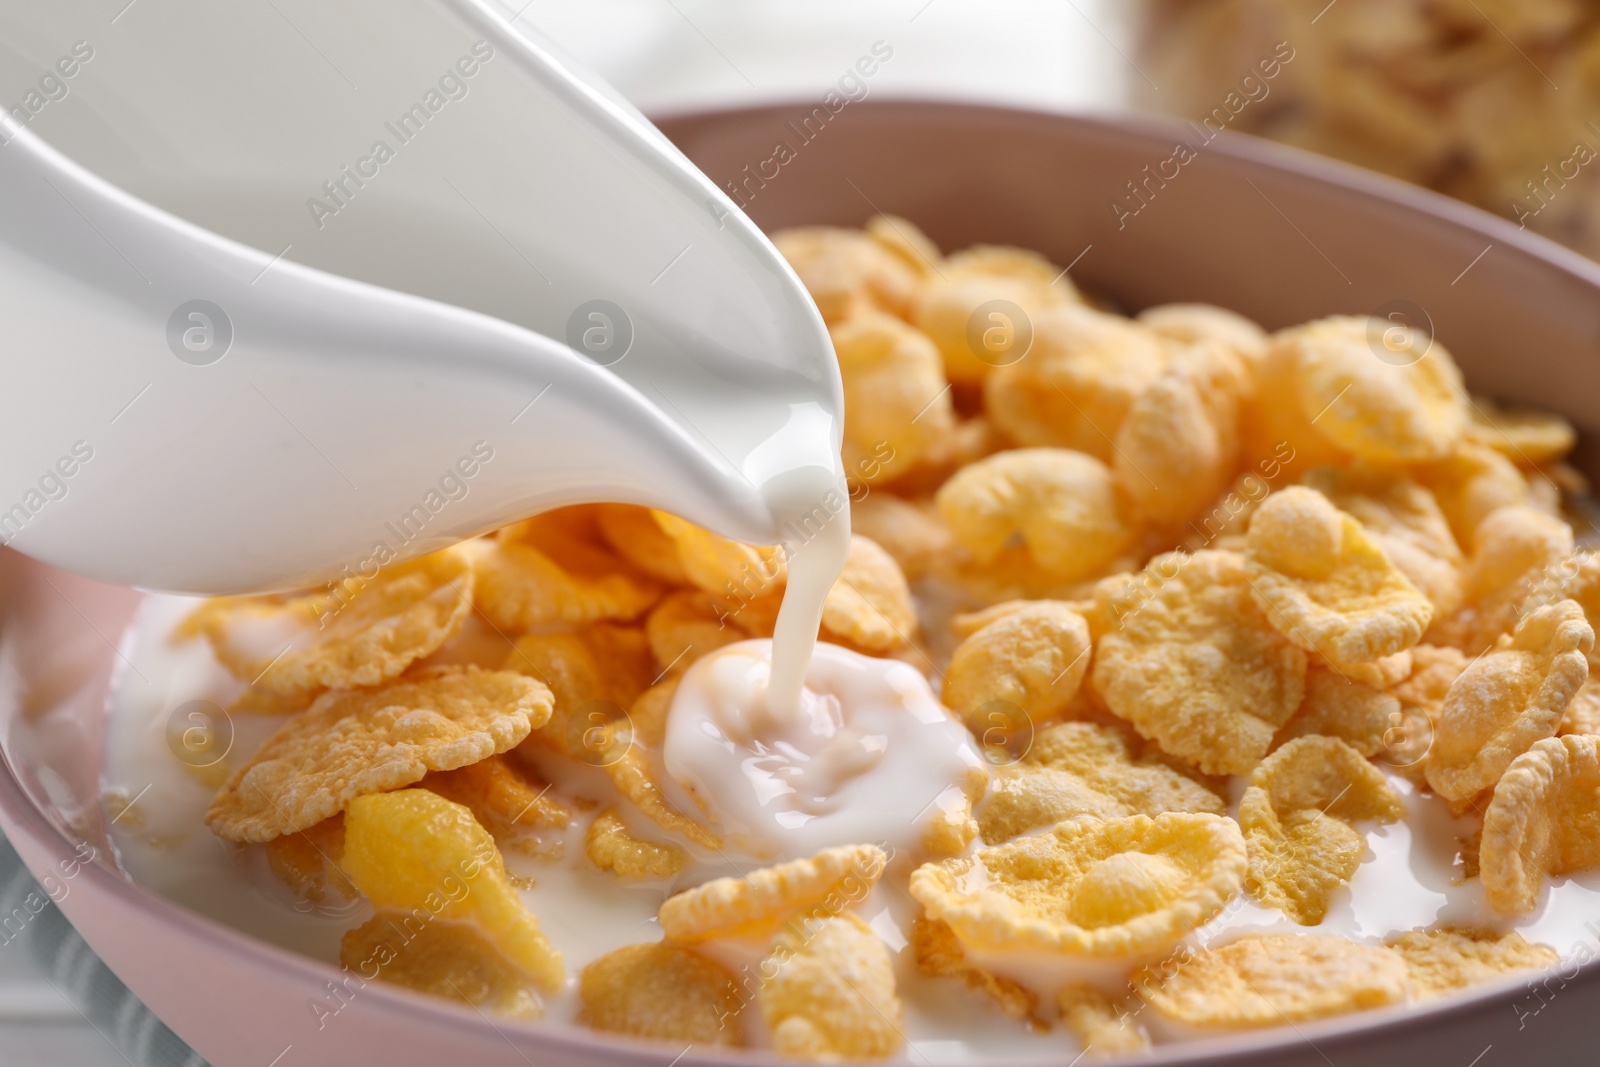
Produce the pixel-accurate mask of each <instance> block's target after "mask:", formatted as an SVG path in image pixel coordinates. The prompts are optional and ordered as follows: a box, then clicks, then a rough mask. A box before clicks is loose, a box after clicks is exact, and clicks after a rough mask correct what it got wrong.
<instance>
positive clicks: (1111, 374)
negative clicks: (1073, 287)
mask: <svg viewBox="0 0 1600 1067" xmlns="http://www.w3.org/2000/svg"><path fill="white" fill-rule="evenodd" d="M1166 364H1167V346H1166V343H1165V342H1164V341H1163V340H1162V339H1161V338H1160V337H1158V336H1157V335H1156V334H1154V333H1153V332H1151V331H1150V330H1147V329H1145V328H1144V327H1143V326H1140V325H1139V324H1138V323H1134V322H1130V321H1128V320H1127V319H1123V318H1119V317H1118V316H1115V315H1108V314H1105V313H1103V312H1099V311H1093V310H1090V309H1089V308H1085V307H1075V306H1070V305H1063V306H1059V307H1053V308H1050V309H1048V310H1045V311H1042V312H1040V313H1039V314H1037V315H1035V316H1033V344H1032V347H1031V348H1030V349H1029V351H1028V354H1027V357H1026V358H1024V359H1020V360H1018V361H1016V362H1015V363H1010V364H1007V365H1005V366H1001V367H996V368H994V369H993V370H991V371H990V372H989V375H988V377H987V378H986V379H985V380H984V402H985V406H986V408H987V410H988V413H989V417H990V418H991V419H992V420H993V421H994V423H995V425H996V426H998V427H999V428H1000V429H1001V430H1003V431H1005V432H1006V433H1007V434H1008V435H1010V436H1011V437H1012V438H1013V439H1014V440H1015V441H1016V442H1017V443H1018V444H1020V445H1024V446H1053V447H1058V448H1072V449H1077V450H1078V451H1080V452H1087V453H1089V454H1090V455H1091V456H1094V457H1095V458H1096V459H1099V460H1100V461H1102V462H1104V463H1110V462H1111V461H1112V459H1113V457H1114V455H1115V453H1114V451H1113V448H1112V442H1113V441H1115V440H1116V436H1117V431H1118V430H1119V429H1120V428H1121V426H1122V420H1123V419H1124V418H1125V417H1126V416H1127V414H1128V409H1129V408H1130V407H1132V406H1133V402H1134V400H1135V399H1137V398H1138V396H1139V394H1140V393H1142V392H1144V390H1145V388H1146V387H1147V386H1149V385H1150V383H1151V382H1153V381H1155V380H1156V377H1157V376H1158V375H1159V374H1160V373H1161V371H1162V370H1163V369H1164V368H1165V367H1166Z"/></svg>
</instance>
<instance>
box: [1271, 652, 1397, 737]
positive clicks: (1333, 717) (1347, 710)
mask: <svg viewBox="0 0 1600 1067" xmlns="http://www.w3.org/2000/svg"><path fill="white" fill-rule="evenodd" d="M1399 714H1400V701H1399V699H1398V698H1396V697H1395V696H1393V695H1391V694H1389V693H1385V692H1383V691H1381V690H1379V689H1374V688H1373V687H1372V686H1370V685H1366V684H1364V683H1362V682H1358V681H1355V680H1354V679H1351V678H1349V677H1346V676H1345V675H1343V674H1341V673H1340V672H1338V671H1336V670H1330V669H1328V668H1326V667H1321V666H1312V667H1311V668H1310V669H1309V670H1308V671H1307V672H1306V699H1305V703H1303V704H1301V705H1300V710H1299V711H1297V712H1295V713H1294V716H1293V718H1291V719H1290V720H1289V721H1288V722H1286V723H1284V724H1283V729H1281V730H1279V731H1278V736H1277V738H1276V739H1275V740H1274V742H1273V744H1274V745H1282V744H1283V743H1284V742H1286V741H1291V740H1293V739H1294V738H1296V737H1307V736H1311V735H1317V734H1320V735H1323V736H1326V737H1337V738H1338V739H1339V740H1341V741H1343V742H1345V743H1346V744H1348V745H1349V746H1350V747H1351V748H1353V749H1355V750H1356V751H1357V752H1359V753H1361V754H1362V755H1363V756H1375V755H1377V754H1378V753H1379V752H1381V751H1383V747H1384V735H1385V734H1387V733H1388V731H1389V728H1390V726H1391V725H1392V724H1393V723H1394V721H1395V717H1396V716H1398V715H1399Z"/></svg>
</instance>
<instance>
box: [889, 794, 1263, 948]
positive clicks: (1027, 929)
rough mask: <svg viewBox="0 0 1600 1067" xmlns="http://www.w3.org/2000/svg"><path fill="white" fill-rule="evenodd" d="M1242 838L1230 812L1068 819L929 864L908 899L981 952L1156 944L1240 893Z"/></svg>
mask: <svg viewBox="0 0 1600 1067" xmlns="http://www.w3.org/2000/svg"><path fill="white" fill-rule="evenodd" d="M1246 866H1247V863H1246V859H1245V846H1244V839H1243V837H1241V836H1240V833H1239V827H1238V825H1237V824H1236V823H1235V822H1234V821H1233V820H1232V819H1229V818H1228V817H1226V816H1223V815H1208V814H1189V813H1177V812H1167V813H1164V814H1161V815H1158V816H1156V817H1155V818H1153V819H1152V818H1150V817H1149V816H1146V815H1131V816H1127V817H1124V818H1114V819H1106V820H1100V819H1071V820H1068V821H1066V822H1063V823H1060V824H1059V825H1057V826H1056V828H1055V829H1054V830H1053V831H1051V832H1050V833H1046V834H1040V835H1038V836H1035V837H1024V838H1020V839H1018V840H1016V841H1012V842H1011V843H1009V844H1005V845H1000V846H997V847H994V848H984V849H979V850H978V852H977V853H976V854H975V855H974V856H972V857H971V858H962V859H949V860H943V861H941V862H939V863H928V864H924V865H923V866H921V867H919V868H917V870H916V871H914V872H913V873H912V875H911V895H912V896H914V897H916V898H917V900H918V901H920V902H921V903H922V906H923V907H924V908H926V909H927V910H928V914H929V915H931V916H933V917H934V918H937V919H939V920H941V921H943V922H946V923H948V924H949V925H950V927H951V929H953V930H954V931H955V933H956V936H957V937H958V938H960V939H961V941H962V943H963V944H965V945H967V946H969V947H973V948H979V949H1009V948H1023V947H1031V948H1040V949H1048V950H1053V951H1056V952H1066V953H1074V954H1084V955H1092V956H1126V955H1131V954H1136V953H1143V952H1149V951H1151V950H1156V949H1160V948H1162V947H1164V946H1166V945H1169V944H1171V943H1172V942H1173V941H1175V940H1177V939H1178V938H1179V937H1182V936H1183V935H1184V934H1185V933H1187V932H1188V931H1190V930H1193V929H1194V928H1195V927H1197V926H1200V925H1202V924H1203V923H1205V922H1207V921H1208V920H1210V919H1211V918H1212V917H1213V916H1214V915H1216V914H1217V912H1219V911H1221V910H1222V907H1223V905H1224V904H1226V903H1227V902H1228V901H1229V900H1231V899H1232V898H1233V897H1234V896H1236V895H1237V894H1238V892H1239V888H1240V886H1241V885H1242V884H1243V882H1244V875H1245V870H1246Z"/></svg>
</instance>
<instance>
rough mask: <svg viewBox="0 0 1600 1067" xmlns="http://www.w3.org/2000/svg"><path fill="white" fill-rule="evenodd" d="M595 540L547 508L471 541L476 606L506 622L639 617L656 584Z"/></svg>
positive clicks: (518, 625)
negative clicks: (484, 538) (544, 512)
mask: <svg viewBox="0 0 1600 1067" xmlns="http://www.w3.org/2000/svg"><path fill="white" fill-rule="evenodd" d="M598 541H599V535H598V532H597V533H596V534H595V539H594V540H590V539H588V538H586V537H584V536H581V535H580V534H579V533H576V532H574V530H572V529H571V528H570V527H569V526H568V525H567V523H566V520H564V519H563V518H561V516H560V515H559V513H552V514H550V515H540V516H537V517H536V518H532V519H529V520H528V521H526V522H520V523H517V524H516V525H515V526H507V527H505V528H503V529H502V530H501V531H500V532H499V534H497V535H496V537H495V538H494V540H493V541H492V542H481V541H480V542H474V543H473V546H472V547H473V548H474V550H475V551H474V558H473V571H474V573H475V574H476V575H477V593H476V600H477V607H478V610H480V611H482V612H483V614H484V616H485V617H486V618H488V619H489V621H490V622H492V623H494V624H495V625H496V626H498V627H500V628H502V629H506V630H528V629H532V628H534V627H538V626H547V625H549V624H551V623H568V624H581V623H586V622H595V621H597V620H600V619H623V620H626V619H636V618H638V617H639V616H640V615H641V614H643V613H644V611H645V610H646V609H648V608H649V607H650V605H651V604H654V603H655V602H656V599H657V598H658V597H659V596H660V595H661V587H660V586H659V585H657V584H656V582H655V581H653V580H652V579H650V578H647V577H646V576H645V575H644V574H643V573H641V572H638V571H635V570H633V569H632V568H631V567H629V566H627V565H626V564H624V563H623V561H622V559H621V558H620V557H618V556H615V555H613V554H612V553H611V552H610V551H609V550H607V549H606V548H604V547H602V546H601V545H600V544H599V543H598Z"/></svg>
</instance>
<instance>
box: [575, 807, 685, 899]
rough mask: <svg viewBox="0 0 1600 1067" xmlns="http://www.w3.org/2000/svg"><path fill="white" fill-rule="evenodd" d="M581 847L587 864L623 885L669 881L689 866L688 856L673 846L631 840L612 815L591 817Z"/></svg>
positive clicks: (625, 825) (617, 816) (627, 831)
mask: <svg viewBox="0 0 1600 1067" xmlns="http://www.w3.org/2000/svg"><path fill="white" fill-rule="evenodd" d="M583 845H584V850H585V851H586V852H587V853H588V856H589V860H590V862H591V863H593V864H594V865H595V866H596V867H599V868H600V869H601V870H602V871H611V872H613V873H614V874H616V876H617V877H618V878H621V879H622V880H623V881H625V882H642V881H646V880H659V879H666V878H672V877H674V876H675V875H677V874H679V873H680V872H681V871H682V870H683V868H684V866H685V865H687V864H688V862H689V854H688V853H687V852H685V851H684V850H683V849H681V848H679V847H678V846H677V845H663V844H657V843H656V842H654V841H646V840H644V839H643V838H639V837H635V836H634V835H633V833H632V832H631V831H630V830H629V829H628V825H627V823H625V822H623V821H622V818H621V816H619V815H618V814H617V813H616V812H615V811H603V812H601V813H600V814H599V815H596V816H595V818H594V822H592V823H590V824H589V831H588V833H587V834H585V835H584V839H583Z"/></svg>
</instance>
